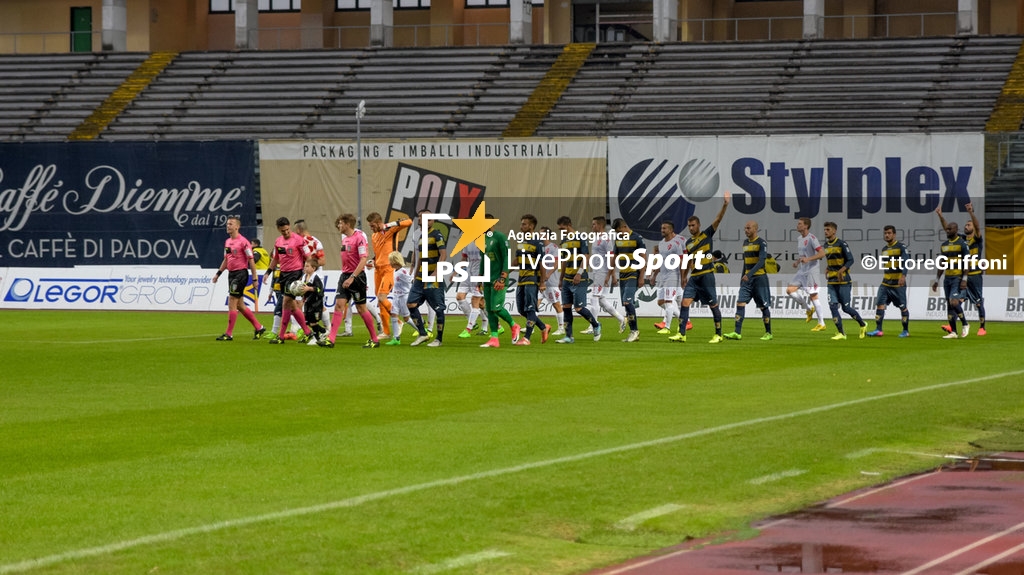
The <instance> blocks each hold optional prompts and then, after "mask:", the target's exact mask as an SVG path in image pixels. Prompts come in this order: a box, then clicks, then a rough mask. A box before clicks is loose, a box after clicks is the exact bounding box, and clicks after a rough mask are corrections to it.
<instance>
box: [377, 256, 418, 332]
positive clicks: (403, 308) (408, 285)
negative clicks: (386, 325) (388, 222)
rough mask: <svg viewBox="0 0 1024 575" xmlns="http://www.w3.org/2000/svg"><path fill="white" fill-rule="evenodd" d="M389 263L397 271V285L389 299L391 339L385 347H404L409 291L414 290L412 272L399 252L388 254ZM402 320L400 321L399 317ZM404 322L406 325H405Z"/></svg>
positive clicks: (392, 289)
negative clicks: (403, 330) (403, 334)
mask: <svg viewBox="0 0 1024 575" xmlns="http://www.w3.org/2000/svg"><path fill="white" fill-rule="evenodd" d="M388 263H390V264H391V269H393V270H395V283H394V284H393V285H392V286H391V293H390V294H388V299H390V300H391V309H392V310H394V313H392V314H391V339H390V340H388V341H386V342H384V345H402V341H401V337H402V325H404V323H408V321H409V306H408V299H409V290H410V289H412V279H413V276H412V272H411V271H409V268H407V267H405V259H404V258H402V254H400V253H398V252H391V253H390V254H388ZM399 315H401V316H402V319H401V321H399V319H398V316H399ZM403 322H404V323H403Z"/></svg>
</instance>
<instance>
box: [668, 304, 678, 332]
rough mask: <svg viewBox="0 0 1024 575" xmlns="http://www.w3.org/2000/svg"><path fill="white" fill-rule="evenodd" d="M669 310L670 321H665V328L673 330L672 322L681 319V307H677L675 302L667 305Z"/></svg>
mask: <svg viewBox="0 0 1024 575" xmlns="http://www.w3.org/2000/svg"><path fill="white" fill-rule="evenodd" d="M665 307H667V308H668V319H666V320H665V327H667V328H669V329H672V320H674V319H675V318H677V317H679V306H678V305H676V302H675V301H670V302H668V303H666V304H665Z"/></svg>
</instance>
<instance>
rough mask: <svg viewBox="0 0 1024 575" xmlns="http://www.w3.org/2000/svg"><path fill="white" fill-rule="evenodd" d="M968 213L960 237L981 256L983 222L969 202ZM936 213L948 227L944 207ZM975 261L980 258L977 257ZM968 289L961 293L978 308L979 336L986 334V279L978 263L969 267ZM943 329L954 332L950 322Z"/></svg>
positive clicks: (936, 209) (936, 210) (972, 253)
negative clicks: (944, 216) (967, 218)
mask: <svg viewBox="0 0 1024 575" xmlns="http://www.w3.org/2000/svg"><path fill="white" fill-rule="evenodd" d="M964 209H965V210H967V213H968V214H970V215H971V219H970V221H968V222H967V223H965V224H964V233H962V234H960V237H962V238H963V239H964V241H965V242H967V248H968V249H970V250H971V255H972V256H975V258H980V257H981V255H982V252H983V251H984V249H985V241H984V239H983V238H982V236H981V223H980V222H978V216H976V215H974V206H973V205H971V204H970V203H968V204H967V205H965V206H964ZM935 213H936V214H938V216H939V222H940V223H942V229H946V219H945V218H943V217H942V208H941V207H938V208H935ZM974 261H975V262H977V261H978V260H977V259H975V260H974ZM966 271H967V289H966V290H964V291H963V292H962V293H961V294H960V295H961V296H964V297H965V298H966V299H969V300H971V303H973V304H974V307H976V308H978V332H977V333H978V336H979V337H983V336H984V335H985V333H986V332H985V298H984V294H983V292H984V279H985V276H984V275H983V273H984V272H982V270H981V268H979V267H978V266H977V265H972V266H970V267H968V268H967V270H966ZM941 327H942V329H943V330H945V331H946V332H949V333H953V329H952V327H951V326H950V325H949V324H946V325H943V326H941Z"/></svg>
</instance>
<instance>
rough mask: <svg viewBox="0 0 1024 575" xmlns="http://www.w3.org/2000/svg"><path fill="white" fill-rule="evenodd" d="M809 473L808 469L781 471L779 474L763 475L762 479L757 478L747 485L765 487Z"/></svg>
mask: <svg viewBox="0 0 1024 575" xmlns="http://www.w3.org/2000/svg"><path fill="white" fill-rule="evenodd" d="M804 473H807V470H806V469H787V470H785V471H779V472H778V473H769V474H768V475H762V476H761V477H755V478H753V479H751V480H749V481H747V483H749V484H751V485H764V484H765V483H773V482H775V481H779V480H781V479H786V478H787V477H798V476H800V475H803V474H804Z"/></svg>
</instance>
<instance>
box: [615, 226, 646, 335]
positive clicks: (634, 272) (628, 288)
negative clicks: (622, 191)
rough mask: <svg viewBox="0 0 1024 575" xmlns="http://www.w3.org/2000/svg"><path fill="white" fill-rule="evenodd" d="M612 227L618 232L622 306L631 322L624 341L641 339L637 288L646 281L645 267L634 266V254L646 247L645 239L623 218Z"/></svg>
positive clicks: (617, 252) (628, 320) (617, 243)
mask: <svg viewBox="0 0 1024 575" xmlns="http://www.w3.org/2000/svg"><path fill="white" fill-rule="evenodd" d="M612 229H613V230H615V231H616V232H617V233H618V237H617V238H616V239H615V262H616V263H615V267H616V268H617V270H618V273H619V294H621V298H622V299H621V301H622V307H623V309H625V310H626V321H627V322H628V323H629V336H628V337H626V339H624V340H622V341H625V342H634V341H637V340H638V339H640V328H639V327H637V323H636V290H637V286H641V285H643V283H644V269H643V268H639V267H633V265H632V264H633V263H635V262H636V258H635V257H634V256H633V254H634V253H635V252H636V251H637V250H642V249H644V239H643V238H642V237H641V236H640V234H638V233H636V232H634V231H633V230H631V229H629V224H627V223H626V220H624V219H622V218H618V219H616V220H615V221H614V222H612ZM627 261H628V262H629V263H626V262H627Z"/></svg>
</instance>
